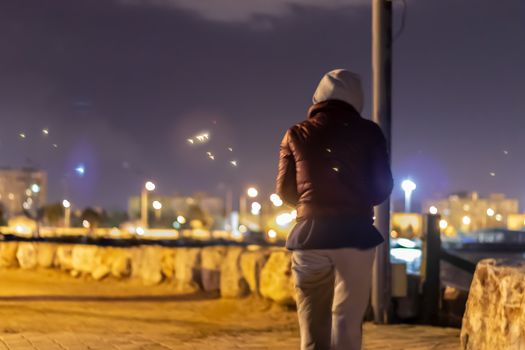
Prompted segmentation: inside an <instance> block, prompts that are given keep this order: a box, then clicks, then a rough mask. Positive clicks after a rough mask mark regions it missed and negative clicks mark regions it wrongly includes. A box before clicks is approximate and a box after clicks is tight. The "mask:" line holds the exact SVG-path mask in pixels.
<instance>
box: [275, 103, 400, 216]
mask: <svg viewBox="0 0 525 350" xmlns="http://www.w3.org/2000/svg"><path fill="white" fill-rule="evenodd" d="M276 182H277V186H276V187H277V189H276V192H277V194H278V195H279V196H280V197H281V198H282V199H283V201H285V202H286V203H288V204H289V205H292V206H294V207H296V208H297V220H298V221H301V220H303V219H307V218H321V217H333V216H339V217H340V216H342V215H343V216H345V217H357V218H372V217H373V207H374V206H375V205H378V204H380V203H382V202H383V201H385V200H386V199H387V198H388V197H389V196H390V193H391V192H392V187H393V179H392V172H391V170H390V163H389V157H388V153H387V147H386V142H385V138H384V135H383V133H382V132H381V129H380V128H379V126H378V125H377V124H375V123H374V122H372V121H369V120H366V119H364V118H362V117H361V116H360V115H359V113H358V112H357V111H356V110H355V109H354V108H353V107H352V106H351V105H349V104H347V103H345V102H342V101H338V100H329V101H325V102H321V103H318V104H315V105H313V106H311V107H310V109H309V111H308V119H307V120H305V121H303V122H302V123H299V124H297V125H295V126H293V127H291V128H290V129H289V130H288V131H287V132H286V135H285V136H284V138H283V141H282V143H281V147H280V159H279V174H278V176H277V181H276Z"/></svg>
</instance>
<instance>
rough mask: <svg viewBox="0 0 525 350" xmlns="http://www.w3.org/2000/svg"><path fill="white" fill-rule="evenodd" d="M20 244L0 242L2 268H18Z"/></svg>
mask: <svg viewBox="0 0 525 350" xmlns="http://www.w3.org/2000/svg"><path fill="white" fill-rule="evenodd" d="M17 250H18V242H0V267H16V266H18V260H17V258H16V252H17Z"/></svg>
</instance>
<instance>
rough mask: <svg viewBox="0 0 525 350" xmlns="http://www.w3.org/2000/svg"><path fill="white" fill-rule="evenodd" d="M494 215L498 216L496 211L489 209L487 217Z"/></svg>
mask: <svg viewBox="0 0 525 350" xmlns="http://www.w3.org/2000/svg"><path fill="white" fill-rule="evenodd" d="M494 214H496V212H495V211H494V209H492V208H488V209H487V215H488V216H490V217H493V216H494Z"/></svg>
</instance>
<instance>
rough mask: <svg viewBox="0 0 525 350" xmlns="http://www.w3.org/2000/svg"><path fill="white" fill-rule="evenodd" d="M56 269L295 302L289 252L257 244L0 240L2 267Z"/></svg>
mask: <svg viewBox="0 0 525 350" xmlns="http://www.w3.org/2000/svg"><path fill="white" fill-rule="evenodd" d="M7 268H9V269H13V268H16V269H24V270H30V269H43V268H44V269H57V270H61V271H63V272H64V273H68V274H70V275H71V276H72V277H79V276H89V277H91V278H93V279H95V280H103V279H107V278H113V279H128V278H133V279H138V280H140V281H141V282H142V283H144V284H145V285H156V284H159V283H168V284H171V285H173V289H174V292H178V293H193V292H197V291H200V290H202V291H208V292H210V291H216V292H220V295H221V296H222V297H225V298H237V297H243V296H246V295H249V294H255V295H261V296H263V297H265V298H267V299H270V300H273V301H275V302H277V303H280V304H293V303H294V298H295V295H294V289H293V282H292V276H291V273H290V271H291V270H290V252H288V251H286V250H285V249H281V248H267V247H260V246H249V247H239V246H210V247H204V248H186V247H176V248H172V247H162V246H153V245H145V246H136V247H129V248H120V247H102V246H95V245H82V244H60V243H56V244H55V243H42V242H0V269H7Z"/></svg>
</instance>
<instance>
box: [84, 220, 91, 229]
mask: <svg viewBox="0 0 525 350" xmlns="http://www.w3.org/2000/svg"><path fill="white" fill-rule="evenodd" d="M90 226H91V225H90V224H89V221H87V220H83V221H82V227H84V228H89V227H90Z"/></svg>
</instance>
